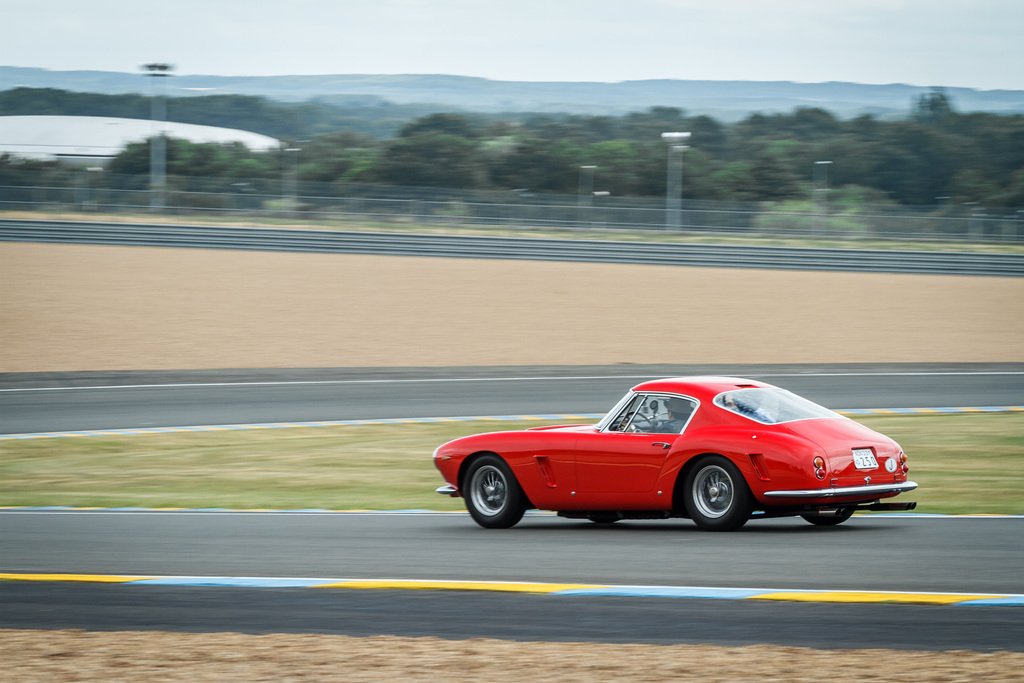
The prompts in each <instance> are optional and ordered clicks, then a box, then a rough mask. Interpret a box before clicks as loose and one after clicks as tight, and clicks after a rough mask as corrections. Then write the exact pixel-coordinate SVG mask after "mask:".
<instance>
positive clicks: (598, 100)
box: [0, 67, 1024, 122]
mask: <svg viewBox="0 0 1024 683" xmlns="http://www.w3.org/2000/svg"><path fill="white" fill-rule="evenodd" d="M21 86H24V87H30V88H58V89H61V90H69V91H73V92H89V93H99V94H124V93H143V94H145V93H148V90H149V83H148V79H147V78H145V77H144V76H143V75H142V74H141V73H121V72H114V71H50V70H47V69H37V68H26V67H0V91H2V90H9V89H12V88H16V87H21ZM166 86H167V94H168V95H170V96H173V97H182V96H188V95H212V94H239V95H257V96H262V97H266V98H269V99H272V100H279V101H285V102H301V101H307V100H317V101H322V102H324V103H329V104H341V105H346V106H351V105H353V104H359V105H363V106H373V105H374V104H384V103H387V102H390V103H395V104H429V105H443V106H444V107H448V108H450V109H452V110H463V111H476V112H485V113H497V112H552V113H553V112H564V113H571V114H590V115H595V114H610V115H616V114H625V113H628V112H633V111H644V110H646V109H648V108H650V107H655V106H667V107H679V108H682V109H685V110H686V111H687V112H688V113H690V114H706V115H709V116H712V117H714V118H716V119H719V120H721V121H726V122H728V121H736V120H739V119H742V118H745V117H746V116H748V115H749V114H750V113H752V112H763V113H772V112H789V111H792V110H793V109H795V108H797V107H820V108H822V109H826V110H828V111H830V112H832V113H833V114H835V115H836V116H839V117H842V118H850V117H854V116H858V115H860V114H873V115H875V116H877V117H879V118H890V117H892V118H895V117H904V116H906V115H907V114H908V113H909V112H910V108H911V104H912V102H913V101H914V99H915V98H917V97H918V96H920V95H922V94H925V93H927V92H929V90H930V88H927V87H923V86H913V85H904V84H890V85H865V84H859V83H839V82H832V83H792V82H787V81H777V82H760V81H682V80H644V81H624V82H621V83H597V82H564V83H548V82H526V81H493V80H488V79H485V78H472V77H468V76H443V75H436V76H435V75H384V76H375V75H355V74H339V75H333V76H194V75H182V76H174V77H172V78H168V79H167V81H166ZM945 91H946V93H947V95H949V97H950V98H951V99H952V101H953V102H954V103H955V106H956V108H957V110H958V111H961V112H973V111H981V112H991V113H997V114H1012V113H1020V114H1024V91H1022V90H975V89H972V88H946V89H945ZM432 108H433V107H432Z"/></svg>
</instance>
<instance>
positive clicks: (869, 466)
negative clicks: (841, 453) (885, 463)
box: [853, 448, 878, 470]
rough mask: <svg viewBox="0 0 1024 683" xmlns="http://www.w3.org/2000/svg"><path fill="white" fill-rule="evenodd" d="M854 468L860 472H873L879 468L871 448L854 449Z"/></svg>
mask: <svg viewBox="0 0 1024 683" xmlns="http://www.w3.org/2000/svg"><path fill="white" fill-rule="evenodd" d="M853 466H854V467H856V468H857V469H858V470H873V469H875V468H877V467H878V461H877V460H875V454H874V453H872V452H871V449H870V448H854V449H853Z"/></svg>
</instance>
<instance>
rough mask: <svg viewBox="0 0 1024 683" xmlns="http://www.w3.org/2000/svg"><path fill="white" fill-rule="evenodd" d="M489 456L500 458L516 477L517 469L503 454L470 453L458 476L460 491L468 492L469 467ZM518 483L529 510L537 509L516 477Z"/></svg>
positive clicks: (491, 452)
mask: <svg viewBox="0 0 1024 683" xmlns="http://www.w3.org/2000/svg"><path fill="white" fill-rule="evenodd" d="M487 455H490V456H494V457H495V458H498V459H499V460H501V461H502V462H503V463H505V465H507V466H508V470H509V472H510V473H511V474H512V476H513V477H515V476H516V471H515V468H514V467H512V463H510V462H509V461H508V458H506V457H504V456H503V455H502V454H501V453H497V452H495V451H488V450H479V451H474V452H473V453H470V454H469V455H467V456H466V457H465V458H463V459H462V463H461V464H460V465H459V474H458V482H459V491H465V490H466V472H468V471H469V466H470V465H472V464H473V463H474V462H475V461H477V460H479V459H480V458H482V457H484V456H487ZM516 483H517V484H519V488H520V489H521V490H522V492H523V496H524V497H525V498H526V505H527V508H529V509H534V508H536V506H535V505H534V504H533V501H532V500H530V494H529V493H527V491H526V489H524V488H523V484H522V482H520V481H519V478H518V477H516Z"/></svg>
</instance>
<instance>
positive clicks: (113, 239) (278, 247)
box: [0, 219, 1024, 277]
mask: <svg viewBox="0 0 1024 683" xmlns="http://www.w3.org/2000/svg"><path fill="white" fill-rule="evenodd" d="M0 240H2V241H16V242H59V243H77V244H113V245H127V246H153V247H178V248H200V249H242V250H258V251H290V252H312V253H339V254H382V255H394V256H434V257H449V258H450V257H456V258H491V259H519V260H537V261H585V262H593V263H634V264H651V265H671V266H700V267H711V268H769V269H783V270H827V271H854V272H885V273H927V274H942V275H987V276H1002V277H1024V255H1021V254H986V253H973V252H927V251H906V250H871V249H826V248H802V247H768V246H765V247H758V246H742V245H708V244H676V243H666V242H615V241H602V240H573V239H536V238H519V237H487V236H468V235H426V234H401V233H380V232H348V231H327V230H298V229H296V230H292V229H274V228H239V227H221V226H205V225H172V224H124V223H88V222H65V221H37V220H15V219H4V220H0Z"/></svg>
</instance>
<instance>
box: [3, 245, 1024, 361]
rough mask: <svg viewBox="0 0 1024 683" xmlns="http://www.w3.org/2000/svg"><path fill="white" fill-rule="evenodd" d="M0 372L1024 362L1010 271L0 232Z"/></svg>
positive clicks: (1019, 285)
mask: <svg viewBox="0 0 1024 683" xmlns="http://www.w3.org/2000/svg"><path fill="white" fill-rule="evenodd" d="M0 292H2V296H0V372H31V371H50V372H61V371H76V370H162V369H210V368H213V369H223V368H310V367H402V366H457V365H553V364H557V365H611V364H617V363H844V362H1017V361H1024V315H1022V312H1024V308H1022V302H1024V278H996V277H969V276H938V275H903V274H872V273H850V272H801V271H782V270H742V269H729V268H687V267H672V266H637V265H618V264H592V263H557V262H539V261H502V260H480V259H458V258H416V257H388V256H367V255H341V254H289V253H273V252H243V251H227V250H200V249H162V248H142V247H115V246H90V245H86V246H82V245H62V244H54V245H46V244H22V243H2V244H0Z"/></svg>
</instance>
